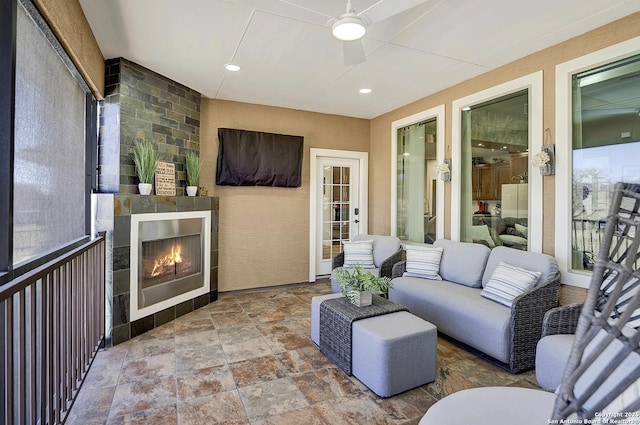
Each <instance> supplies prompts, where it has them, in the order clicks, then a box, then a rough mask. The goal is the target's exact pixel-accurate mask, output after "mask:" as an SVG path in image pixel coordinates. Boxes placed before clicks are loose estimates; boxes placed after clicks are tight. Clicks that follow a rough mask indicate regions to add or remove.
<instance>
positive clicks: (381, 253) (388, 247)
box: [353, 235, 400, 271]
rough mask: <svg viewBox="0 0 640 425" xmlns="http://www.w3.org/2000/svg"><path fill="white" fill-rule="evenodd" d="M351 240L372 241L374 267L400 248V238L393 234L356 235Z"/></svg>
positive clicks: (378, 265)
mask: <svg viewBox="0 0 640 425" xmlns="http://www.w3.org/2000/svg"><path fill="white" fill-rule="evenodd" d="M353 240H354V242H355V241H364V240H370V241H373V263H374V264H375V266H376V267H380V265H381V264H382V262H383V261H384V260H386V259H387V258H389V257H391V256H392V255H393V254H395V253H396V252H398V250H399V249H400V239H398V238H397V237H395V236H383V235H357V236H355V237H354V238H353ZM367 271H368V270H367Z"/></svg>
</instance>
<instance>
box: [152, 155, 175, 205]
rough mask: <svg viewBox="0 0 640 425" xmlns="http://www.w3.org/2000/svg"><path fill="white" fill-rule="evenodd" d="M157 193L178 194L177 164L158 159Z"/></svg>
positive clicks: (163, 194)
mask: <svg viewBox="0 0 640 425" xmlns="http://www.w3.org/2000/svg"><path fill="white" fill-rule="evenodd" d="M156 195H161V196H176V164H174V163H172V162H160V161H158V167H157V168H156Z"/></svg>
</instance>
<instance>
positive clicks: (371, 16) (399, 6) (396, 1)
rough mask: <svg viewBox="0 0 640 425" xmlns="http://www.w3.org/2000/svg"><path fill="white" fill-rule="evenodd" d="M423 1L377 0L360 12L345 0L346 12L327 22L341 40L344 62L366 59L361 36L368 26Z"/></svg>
mask: <svg viewBox="0 0 640 425" xmlns="http://www.w3.org/2000/svg"><path fill="white" fill-rule="evenodd" d="M425 1H427V0H386V1H385V0H379V1H377V2H376V3H374V4H373V5H372V6H370V7H369V8H367V9H365V10H363V11H362V12H360V13H356V11H355V10H354V9H353V7H352V6H351V0H347V7H346V12H345V13H343V14H342V15H340V16H338V17H337V18H334V19H331V20H330V21H329V22H328V24H329V25H330V26H331V34H332V35H333V37H334V38H336V39H338V40H340V41H342V46H343V52H344V64H345V65H356V64H359V63H361V62H364V61H365V60H366V56H365V53H364V47H363V46H362V37H364V35H365V34H366V32H367V27H368V26H370V25H373V24H374V23H376V22H379V21H382V20H384V19H387V18H390V17H392V16H394V15H397V14H398V13H400V12H404V11H405V10H408V9H410V8H412V7H414V6H417V5H419V4H422V3H424V2H425Z"/></svg>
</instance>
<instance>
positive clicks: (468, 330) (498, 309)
mask: <svg viewBox="0 0 640 425" xmlns="http://www.w3.org/2000/svg"><path fill="white" fill-rule="evenodd" d="M481 246H482V245H481ZM445 252H446V248H445ZM465 261H466V259H465ZM480 291H481V289H479V288H470V287H468V286H463V285H456V284H454V283H452V282H448V281H444V280H429V279H422V278H416V277H398V278H395V279H393V289H391V290H389V299H390V300H391V301H394V302H397V303H400V304H403V305H405V306H407V307H408V308H409V311H410V312H411V313H412V314H415V315H416V316H419V317H421V318H423V319H424V320H426V321H428V322H431V323H433V324H434V325H436V327H437V328H438V330H439V331H441V332H443V333H445V334H447V335H449V336H451V337H453V338H455V339H457V340H459V341H462V342H464V343H465V344H468V345H470V346H472V347H474V348H476V349H478V350H480V351H482V352H484V353H487V354H489V355H490V356H492V357H494V358H496V359H498V360H500V361H502V362H505V363H508V362H509V359H510V355H511V353H510V351H511V349H510V341H511V337H510V327H509V319H510V317H511V310H510V309H509V308H508V307H505V306H503V305H500V304H498V303H495V302H493V301H491V300H488V299H486V298H483V297H481V296H480Z"/></svg>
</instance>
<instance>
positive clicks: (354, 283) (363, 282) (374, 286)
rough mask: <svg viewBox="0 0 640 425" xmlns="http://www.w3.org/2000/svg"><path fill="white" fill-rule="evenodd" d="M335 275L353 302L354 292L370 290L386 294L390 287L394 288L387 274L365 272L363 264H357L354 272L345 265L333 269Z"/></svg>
mask: <svg viewBox="0 0 640 425" xmlns="http://www.w3.org/2000/svg"><path fill="white" fill-rule="evenodd" d="M333 277H334V278H335V279H336V280H337V281H338V283H339V284H340V289H341V290H342V293H343V294H344V296H345V297H347V299H348V300H349V301H350V302H351V303H354V302H353V301H352V298H355V297H356V295H355V294H354V292H359V291H369V292H371V293H373V294H377V295H384V296H386V295H387V293H388V292H389V289H391V288H393V283H391V279H389V278H388V277H386V276H382V277H377V276H375V275H374V274H373V273H369V272H363V271H362V266H360V265H358V264H356V265H355V266H354V267H353V272H350V271H349V269H345V268H344V267H338V268H336V269H335V270H333ZM354 304H355V303H354Z"/></svg>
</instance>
